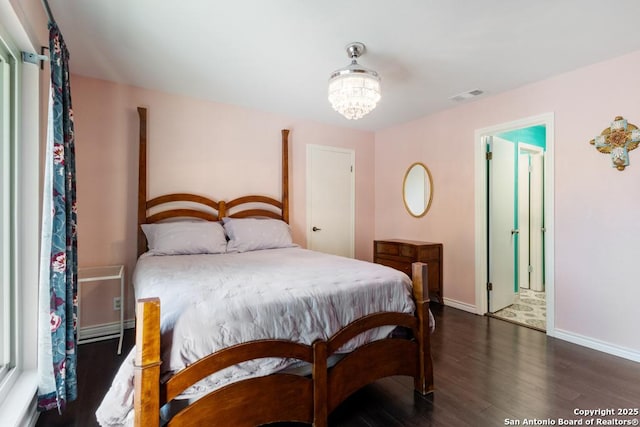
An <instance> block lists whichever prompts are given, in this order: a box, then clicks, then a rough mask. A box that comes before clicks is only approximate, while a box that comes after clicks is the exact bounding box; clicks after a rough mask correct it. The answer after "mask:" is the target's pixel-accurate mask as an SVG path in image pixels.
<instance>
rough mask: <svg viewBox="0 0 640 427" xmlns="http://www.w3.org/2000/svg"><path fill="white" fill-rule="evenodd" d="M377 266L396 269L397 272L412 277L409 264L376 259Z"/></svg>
mask: <svg viewBox="0 0 640 427" xmlns="http://www.w3.org/2000/svg"><path fill="white" fill-rule="evenodd" d="M374 262H375V263H377V264H382V265H386V266H387V267H391V268H395V269H396V270H399V271H402V272H403V273H405V274H406V275H407V276H409V277H411V264H410V263H407V262H401V261H395V260H392V259H386V258H376V259H375V260H374Z"/></svg>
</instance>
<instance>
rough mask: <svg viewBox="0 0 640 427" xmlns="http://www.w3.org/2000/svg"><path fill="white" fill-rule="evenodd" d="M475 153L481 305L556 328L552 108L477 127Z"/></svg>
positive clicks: (512, 317) (482, 308)
mask: <svg viewBox="0 0 640 427" xmlns="http://www.w3.org/2000/svg"><path fill="white" fill-rule="evenodd" d="M487 147H489V148H487ZM475 155H476V171H475V181H476V191H475V199H476V231H475V236H476V260H477V262H476V310H477V313H478V314H487V313H489V314H492V315H498V314H500V315H502V316H503V317H501V318H505V317H506V318H507V320H511V321H516V322H518V323H522V324H524V325H525V326H529V327H533V328H535V329H540V330H546V331H547V333H548V334H550V335H552V331H553V329H554V316H553V303H554V299H553V271H554V269H553V215H552V213H553V167H552V166H553V115H552V114H545V115H541V116H536V117H531V118H527V119H523V120H518V121H515V122H511V123H506V124H502V125H497V126H493V127H490V128H485V129H480V130H477V131H476V149H475ZM539 297H541V298H539ZM541 318H542V323H540V321H539V320H540V319H541ZM536 320H537V321H536Z"/></svg>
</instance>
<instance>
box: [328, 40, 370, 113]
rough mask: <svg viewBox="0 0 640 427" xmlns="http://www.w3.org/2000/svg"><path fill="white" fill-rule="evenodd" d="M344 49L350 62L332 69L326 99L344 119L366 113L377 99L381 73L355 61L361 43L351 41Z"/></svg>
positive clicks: (360, 51)
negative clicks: (339, 67) (337, 68)
mask: <svg viewBox="0 0 640 427" xmlns="http://www.w3.org/2000/svg"><path fill="white" fill-rule="evenodd" d="M346 49H347V54H348V55H349V58H351V64H349V65H348V66H346V67H344V68H341V69H339V70H336V71H334V72H333V73H331V77H329V102H330V103H331V106H332V107H333V109H334V110H336V111H337V112H338V113H340V114H342V115H343V116H345V117H346V118H347V119H349V120H357V119H360V118H362V117H363V116H365V115H367V114H369V113H370V112H371V111H372V110H373V109H374V108H376V104H377V103H378V101H380V76H378V73H376V72H375V71H373V70H369V69H368V68H365V67H363V66H362V65H360V64H358V62H357V61H356V58H358V57H359V56H360V55H362V54H363V53H364V50H365V46H364V44H362V43H351V44H349V45H348V46H347V47H346Z"/></svg>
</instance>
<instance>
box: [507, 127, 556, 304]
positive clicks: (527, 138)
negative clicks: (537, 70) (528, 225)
mask: <svg viewBox="0 0 640 427" xmlns="http://www.w3.org/2000/svg"><path fill="white" fill-rule="evenodd" d="M497 136H498V137H500V138H502V139H506V140H507V141H510V142H513V143H514V144H516V149H515V150H514V156H515V157H514V162H513V164H514V169H515V170H514V176H515V183H514V189H513V191H514V193H515V194H514V198H513V200H514V205H513V216H514V221H513V222H514V225H515V227H516V228H520V225H519V224H518V215H517V214H518V156H519V152H520V149H519V147H518V143H525V144H529V145H534V146H536V147H542V149H543V150H546V148H547V144H546V141H547V130H546V128H545V126H544V125H539V126H531V127H528V128H523V129H516V130H512V131H509V132H503V133H499V134H498V135H497ZM519 239H520V236H519V235H518V234H516V236H515V248H514V257H513V263H514V264H513V268H514V271H515V275H514V284H513V289H514V291H515V292H518V283H520V280H519V279H520V277H519V275H518V261H519V260H518V250H517V248H518V244H519Z"/></svg>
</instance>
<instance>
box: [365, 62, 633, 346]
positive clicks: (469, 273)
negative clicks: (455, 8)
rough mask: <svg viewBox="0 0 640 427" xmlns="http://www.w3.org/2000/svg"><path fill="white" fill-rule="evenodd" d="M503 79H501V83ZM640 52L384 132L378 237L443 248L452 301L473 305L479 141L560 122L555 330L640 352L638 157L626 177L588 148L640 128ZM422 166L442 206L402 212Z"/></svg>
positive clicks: (379, 138) (378, 141)
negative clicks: (411, 175) (541, 122)
mask: <svg viewBox="0 0 640 427" xmlns="http://www.w3.org/2000/svg"><path fill="white" fill-rule="evenodd" d="M498 71H499V68H496V72H498ZM639 72H640V51H639V52H635V53H633V54H630V55H626V56H623V57H620V58H617V59H614V60H610V61H607V62H603V63H599V64H595V65H592V66H589V67H586V68H583V69H580V70H576V71H574V72H571V73H567V74H563V75H560V76H557V77H554V78H551V79H548V80H545V81H542V82H538V83H534V84H530V85H527V86H524V87H521V88H519V89H517V90H513V91H510V92H508V93H505V94H502V95H497V96H487V97H486V98H485V99H480V100H477V101H475V102H473V103H469V104H465V105H463V106H460V107H457V108H453V109H450V110H447V111H444V112H442V113H439V114H434V115H432V116H429V117H425V118H422V119H419V120H416V121H413V122H410V123H407V124H404V125H400V126H396V127H393V128H389V129H386V130H384V131H381V132H378V133H376V138H375V146H376V153H375V154H376V157H375V158H376V168H375V206H376V209H375V212H376V222H375V237H376V238H387V237H397V238H412V239H422V240H429V241H437V242H442V243H443V244H444V254H445V255H444V292H445V297H447V298H450V299H452V300H455V301H458V302H461V303H465V304H470V305H475V288H474V286H475V284H474V268H475V267H474V257H475V252H474V245H475V238H474V216H475V212H474V209H475V205H474V132H475V130H477V129H481V128H486V127H490V126H494V125H499V124H502V123H507V122H511V121H515V120H519V119H522V118H526V117H531V116H536V115H540V114H543V113H547V112H553V113H555V167H554V173H555V213H554V219H555V258H554V262H555V278H554V282H555V326H556V329H557V330H560V331H566V332H569V333H571V334H573V335H575V336H582V337H586V338H588V339H590V340H594V341H596V342H598V341H599V342H603V343H605V344H606V345H609V346H613V347H619V348H621V349H623V350H624V349H627V350H631V351H635V352H638V351H640V335H639V334H637V332H636V331H635V329H636V325H638V324H640V314H639V313H640V310H638V308H637V304H638V301H640V286H638V278H639V277H640V238H639V236H640V221H638V218H637V216H638V212H640V185H639V183H640V149H639V150H636V151H632V152H631V153H630V163H631V164H630V166H629V167H628V168H627V169H626V170H625V171H624V172H619V171H617V170H615V169H613V168H611V167H610V164H609V160H608V157H607V156H606V155H604V154H600V153H598V152H597V151H596V150H595V148H594V147H593V146H592V145H590V144H589V140H591V139H592V138H593V137H595V136H596V135H598V134H599V133H600V132H601V131H602V130H603V129H604V128H606V127H608V125H609V123H610V122H611V121H612V120H613V118H614V117H615V116H617V115H622V116H624V117H625V118H627V119H628V120H629V122H630V123H634V124H636V125H640V103H639V102H638V99H639V97H640V79H638V73H639ZM415 161H422V162H424V163H425V164H426V165H427V166H428V167H429V168H430V170H431V173H432V175H433V181H434V196H433V204H432V207H431V210H430V211H429V213H428V214H427V215H426V216H425V217H423V218H420V219H416V218H413V217H411V216H409V215H408V214H407V213H406V212H405V210H404V206H403V204H402V198H401V197H402V196H401V185H402V179H403V176H404V173H405V170H406V168H407V167H408V166H409V165H410V164H411V163H413V162H415Z"/></svg>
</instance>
